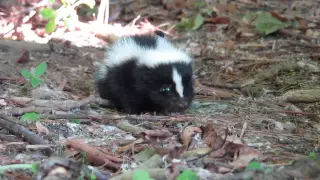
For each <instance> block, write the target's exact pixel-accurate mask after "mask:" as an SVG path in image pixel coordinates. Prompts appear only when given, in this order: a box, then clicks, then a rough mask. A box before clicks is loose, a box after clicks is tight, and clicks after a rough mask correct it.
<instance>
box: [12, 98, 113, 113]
mask: <svg viewBox="0 0 320 180" xmlns="http://www.w3.org/2000/svg"><path fill="white" fill-rule="evenodd" d="M11 99H13V100H14V101H30V102H29V103H28V104H29V105H32V106H39V107H46V108H52V110H64V111H68V110H70V109H73V108H80V107H82V106H85V105H87V104H91V103H95V104H99V105H106V106H108V105H110V104H109V101H107V100H104V99H101V98H96V97H93V96H90V97H88V98H86V99H83V100H80V101H76V100H65V101H61V100H43V99H35V100H33V99H30V98H24V97H11Z"/></svg>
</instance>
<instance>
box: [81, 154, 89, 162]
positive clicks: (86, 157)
mask: <svg viewBox="0 0 320 180" xmlns="http://www.w3.org/2000/svg"><path fill="white" fill-rule="evenodd" d="M81 154H82V163H83V164H89V163H88V162H89V161H88V155H87V153H86V152H82V153H81Z"/></svg>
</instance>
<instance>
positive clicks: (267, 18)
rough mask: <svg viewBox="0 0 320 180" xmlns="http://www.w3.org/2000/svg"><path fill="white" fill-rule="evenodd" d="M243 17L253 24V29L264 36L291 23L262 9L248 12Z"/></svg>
mask: <svg viewBox="0 0 320 180" xmlns="http://www.w3.org/2000/svg"><path fill="white" fill-rule="evenodd" d="M244 19H245V20H246V21H249V22H251V24H252V25H253V26H255V29H256V30H257V31H258V32H259V33H260V34H262V35H264V36H266V35H269V34H271V33H274V32H276V31H278V30H280V29H283V28H286V27H289V26H290V25H291V23H285V22H282V21H280V20H278V19H277V18H275V17H273V16H272V14H270V13H269V12H264V11H259V12H256V13H248V14H246V15H245V16H244Z"/></svg>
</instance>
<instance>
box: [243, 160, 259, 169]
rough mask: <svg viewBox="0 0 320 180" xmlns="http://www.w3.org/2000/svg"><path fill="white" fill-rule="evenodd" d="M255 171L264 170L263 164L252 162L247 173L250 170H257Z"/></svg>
mask: <svg viewBox="0 0 320 180" xmlns="http://www.w3.org/2000/svg"><path fill="white" fill-rule="evenodd" d="M255 169H262V165H261V163H259V162H258V161H252V162H251V163H250V164H248V166H247V167H246V171H248V170H255Z"/></svg>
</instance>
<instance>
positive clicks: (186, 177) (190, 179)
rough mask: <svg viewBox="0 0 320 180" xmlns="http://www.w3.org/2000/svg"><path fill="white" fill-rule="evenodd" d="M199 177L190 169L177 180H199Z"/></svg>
mask: <svg viewBox="0 0 320 180" xmlns="http://www.w3.org/2000/svg"><path fill="white" fill-rule="evenodd" d="M199 179H200V178H199V176H197V174H196V173H195V172H193V171H191V170H189V169H187V170H184V171H183V172H182V173H181V174H180V175H179V177H178V178H177V180H199Z"/></svg>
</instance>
